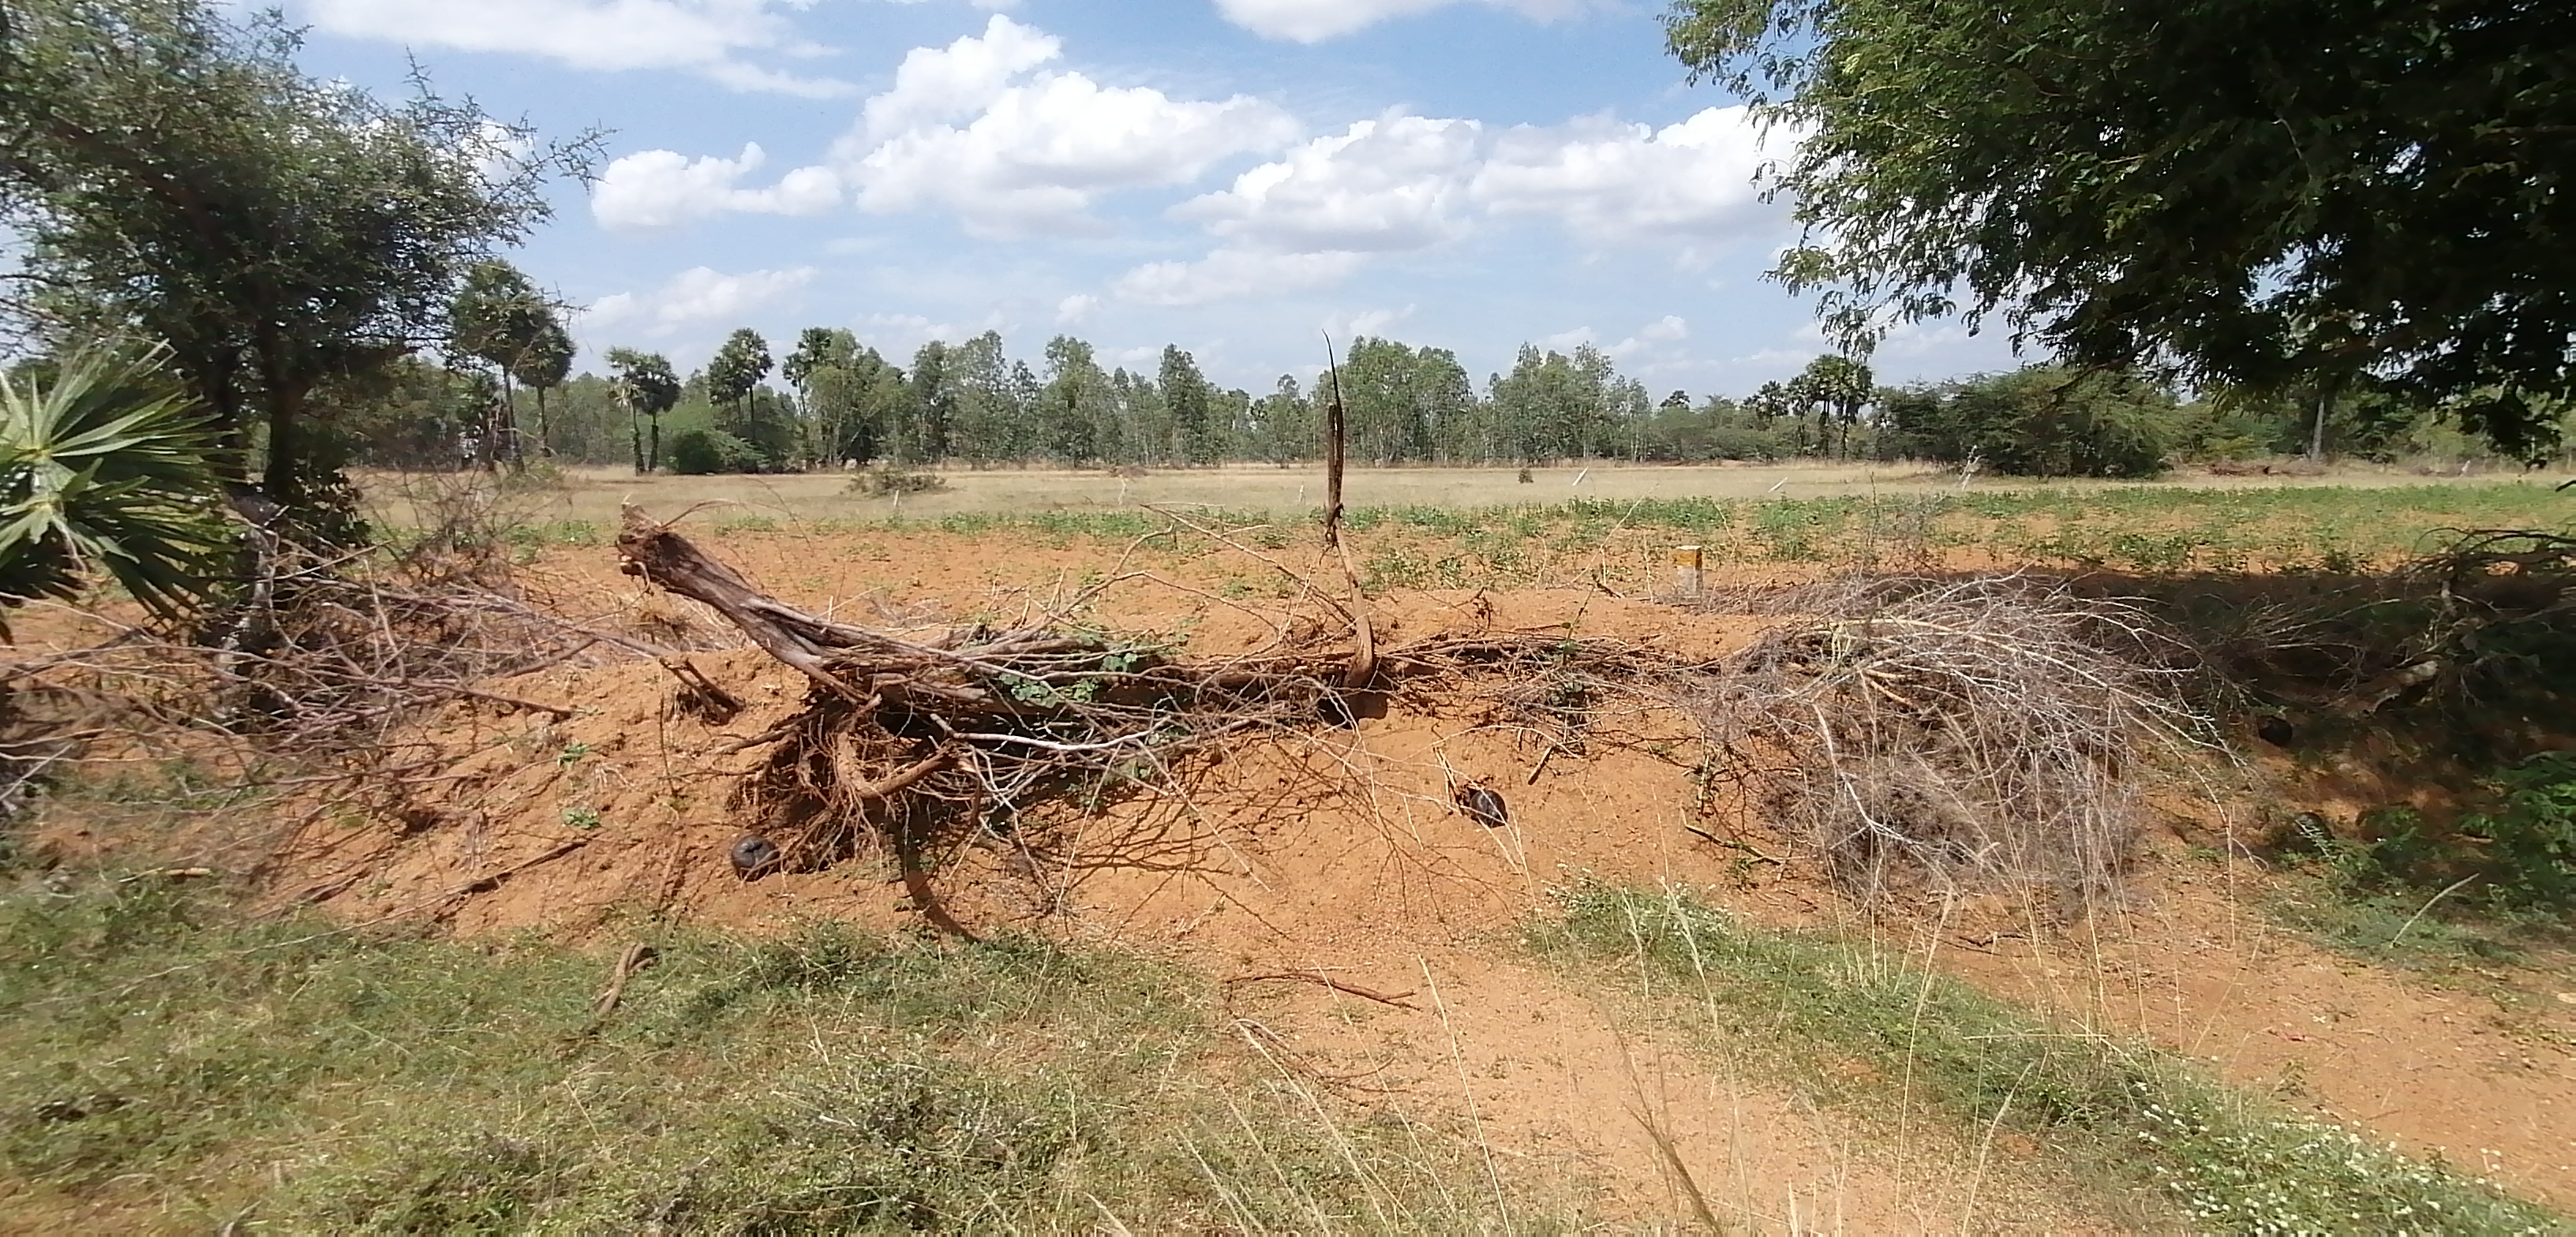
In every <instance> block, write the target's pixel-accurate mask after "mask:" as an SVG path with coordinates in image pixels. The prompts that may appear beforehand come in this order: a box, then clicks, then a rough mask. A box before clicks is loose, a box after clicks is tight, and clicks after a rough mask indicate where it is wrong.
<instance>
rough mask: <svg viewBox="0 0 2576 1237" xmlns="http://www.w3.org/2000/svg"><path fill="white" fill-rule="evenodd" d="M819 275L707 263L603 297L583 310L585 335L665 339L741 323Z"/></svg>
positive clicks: (805, 269)
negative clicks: (735, 271)
mask: <svg viewBox="0 0 2576 1237" xmlns="http://www.w3.org/2000/svg"><path fill="white" fill-rule="evenodd" d="M813 278H814V268H813V267H810V266H799V267H794V268H792V269H789V270H777V271H768V270H763V271H745V272H743V273H742V274H739V275H727V274H723V273H721V272H719V271H716V270H713V269H710V268H708V267H704V266H698V267H691V268H690V269H688V270H685V271H682V272H680V273H679V274H678V275H675V276H673V277H672V278H671V281H670V282H669V283H666V284H664V285H662V286H661V287H660V288H657V289H655V290H653V291H651V292H646V293H635V292H620V293H618V294H616V295H614V296H604V297H601V298H599V301H598V303H596V304H594V305H592V306H591V307H590V309H589V310H588V312H586V313H584V314H582V315H581V321H580V323H579V326H580V329H581V332H582V334H583V335H584V336H585V337H588V338H589V339H591V340H592V342H593V343H594V344H597V343H599V342H601V341H600V339H599V337H600V336H602V335H604V334H606V333H608V332H611V331H634V332H638V333H640V334H643V335H645V336H647V337H649V338H655V339H660V338H666V337H668V336H671V335H673V334H676V333H678V332H680V331H682V330H685V329H687V328H690V327H709V326H738V325H741V323H742V320H743V319H744V318H746V317H748V316H750V315H751V314H753V313H754V312H756V311H758V310H760V309H763V308H766V307H767V306H769V305H770V304H771V303H773V302H775V301H777V300H779V299H780V298H782V297H784V296H785V295H786V294H788V293H790V292H793V291H795V290H796V289H798V288H801V287H803V286H805V284H806V283H808V282H809V281H811V280H812V279H813Z"/></svg>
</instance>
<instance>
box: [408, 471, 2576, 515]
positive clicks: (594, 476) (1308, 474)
mask: <svg viewBox="0 0 2576 1237" xmlns="http://www.w3.org/2000/svg"><path fill="white" fill-rule="evenodd" d="M939 476H940V477H941V478H942V479H943V480H944V481H945V482H946V486H945V488H943V489H941V490H937V491H934V492H931V493H925V494H911V495H906V496H904V497H902V498H901V499H900V500H898V499H894V498H882V497H871V496H867V495H863V494H858V493H854V492H852V491H851V486H850V480H851V479H850V477H849V476H848V475H847V474H843V473H831V472H824V473H809V474H796V475H782V476H715V477H683V476H672V475H668V474H663V475H655V476H650V477H638V476H635V475H633V474H632V473H631V472H629V471H628V470H626V469H622V468H573V469H565V470H563V472H562V475H561V482H560V484H557V485H551V486H546V487H543V488H539V489H534V490H532V491H531V492H530V493H529V494H528V496H527V497H528V500H529V501H528V504H527V505H528V513H529V515H530V517H531V518H534V519H538V520H544V521H579V522H587V523H593V524H601V525H607V524H613V523H614V521H615V520H616V518H617V509H618V505H619V504H620V503H625V502H633V503H636V504H639V505H641V506H644V507H646V508H647V509H650V510H653V511H655V512H657V513H669V512H676V511H680V510H684V509H687V508H689V507H693V506H697V505H699V504H717V505H721V506H723V507H725V508H727V509H728V510H729V511H731V512H732V513H734V514H736V515H739V516H745V517H760V518H767V519H774V520H782V521H795V520H849V521H865V520H883V519H889V518H895V517H904V518H910V519H931V518H938V517H944V516H951V515H959V514H987V515H1026V514H1034V513H1040V512H1113V511H1120V510H1129V509H1135V508H1140V507H1144V506H1147V505H1156V504H1160V505H1173V506H1182V507H1203V508H1214V509H1221V510H1226V511H1235V512H1264V513H1278V512H1292V511H1306V510H1317V509H1320V508H1321V507H1322V506H1323V502H1324V474H1323V469H1322V468H1321V466H1319V465H1298V466H1296V467H1291V468H1277V467H1266V466H1254V467H1243V466H1234V467H1225V468H1208V469H1190V470H1184V471H1164V472H1154V473H1148V474H1146V475H1144V476H1141V477H1120V476H1116V475H1113V474H1111V473H1108V472H1102V471H1096V470H1094V471H1080V472H1073V471H1049V470H1034V469H1030V470H1023V469H1003V470H995V471H990V472H976V471H969V470H965V469H948V470H944V471H942V472H941V473H939ZM1518 476H1519V472H1518V470H1517V469H1510V468H1359V469H1353V470H1352V471H1351V473H1350V475H1349V477H1348V479H1347V481H1346V492H1345V494H1344V497H1343V501H1344V503H1345V505H1347V506H1348V507H1351V508H1354V509H1360V508H1388V509H1396V508H1441V509H1449V510H1475V509H1486V508H1499V507H1516V506H1529V505H1537V506H1549V505H1554V504H1559V503H1565V502H1569V501H1573V500H1578V499H1581V500H1594V501H1604V502H1634V501H1638V500H1646V501H1649V502H1674V501H1688V500H1750V499H1765V498H1771V499H1778V498H1792V499H1813V498H1836V497H1840V498H1853V497H1866V496H1870V495H1884V496H1895V497H1906V496H1922V495H1929V494H1936V493H1937V494H1965V495H1987V494H1999V493H2024V492H2031V491H2043V492H2051V493H2065V494H2090V493H2093V492H2096V491H2104V490H2110V491H2120V490H2137V489H2144V490H2149V491H2220V492H2229V493H2235V492H2247V491H2269V490H2281V489H2301V488H2318V487H2327V488H2341V489H2378V488H2385V487H2418V488H2420V487H2425V486H2428V485H2442V486H2449V485H2465V486H2468V487H2470V488H2485V487H2488V486H2492V485H2494V484H2497V483H2498V482H2499V480H2511V479H2509V478H2506V479H2500V478H2497V477H2495V476H2487V475H2481V476H2475V477H2441V478H2434V477H2426V476H2422V475H2418V474H2416V473H2413V472H2409V471H2403V470H2399V469H2394V468H2379V467H2371V466H2351V467H2345V468H2340V469H2338V470H2336V471H2335V472H2333V473H2330V474H2328V475H2326V476H2322V477H2287V476H2253V477H2214V476H2208V475H2186V476H2179V477H2177V478H2175V479H2172V480H2167V481H2160V482H2154V483H2149V484H2146V485H2143V486H2141V485H2139V484H2137V483H2118V482H2095V481H2078V482H2068V481H2050V482H2038V481H2031V480H2027V479H2020V478H1995V477H1983V476H1981V477H1977V478H1974V479H1972V480H1970V481H1969V482H1968V483H1967V484H1965V485H1963V484H1962V483H1961V478H1960V477H1959V475H1958V474H1957V473H1955V472H1945V471H1937V470H1929V469H1926V468H1923V467H1919V466H1913V465H1894V466H1886V465H1844V464H1812V463H1797V464H1761V465H1756V464H1744V465H1736V464H1727V465H1709V466H1678V465H1676V466H1604V467H1593V468H1542V469H1536V470H1533V471H1532V473H1531V478H1532V479H1531V481H1530V482H1529V483H1527V484H1523V483H1521V482H1520V481H1519V480H1518ZM435 479H436V478H429V477H424V478H422V480H424V481H432V480H435ZM367 484H368V486H369V488H370V489H372V490H374V491H376V492H378V493H380V494H390V493H392V492H393V491H395V490H397V489H399V488H400V487H399V484H398V483H397V479H395V478H390V477H385V476H377V477H373V478H369V479H367ZM2541 488H2546V487H2545V486H2544V487H2541Z"/></svg>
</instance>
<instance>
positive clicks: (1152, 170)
mask: <svg viewBox="0 0 2576 1237" xmlns="http://www.w3.org/2000/svg"><path fill="white" fill-rule="evenodd" d="M745 2H747V0H745ZM1062 52H1063V45H1062V43H1061V41H1060V40H1058V39H1056V38H1055V37H1054V36H1052V35H1049V34H1047V33H1045V32H1044V31H1041V30H1038V29H1036V28H1034V27H1031V26H1026V25H1023V24H1021V23H1019V22H1015V21H1012V20H1011V19H1010V18H1008V17H1004V16H1002V15H1000V14H995V15H994V16H993V17H992V19H991V20H990V21H988V22H987V23H986V24H985V27H984V33H982V34H981V35H969V36H967V37H964V38H960V39H958V40H956V41H955V42H952V43H950V44H949V45H947V46H946V47H944V48H928V47H924V48H915V49H913V50H912V52H911V53H909V54H908V55H906V56H905V57H904V61H903V64H902V65H901V66H900V67H899V68H898V69H897V70H896V71H895V83H894V85H893V87H891V88H890V89H888V90H886V91H885V92H884V93H882V94H878V95H876V96H874V97H871V98H870V99H869V100H868V101H867V103H866V105H865V106H864V107H863V108H862V109H861V112H860V116H859V118H858V121H857V123H856V124H855V125H853V127H852V128H851V130H850V132H849V133H848V134H846V135H844V136H843V137H842V138H841V139H840V140H839V141H838V142H836V143H834V144H833V148H832V151H831V154H830V156H829V157H828V159H827V160H826V161H825V162H824V163H822V164H819V165H816V166H814V167H808V168H799V169H797V170H795V171H793V172H789V173H788V174H787V175H786V176H785V177H784V178H783V179H781V181H780V182H779V184H778V185H777V186H776V187H774V188H772V189H767V190H742V189H737V188H735V181H736V180H738V179H739V178H740V177H741V176H742V175H744V174H745V173H747V172H749V171H750V170H751V169H752V168H753V167H756V166H757V162H756V160H754V159H753V155H754V153H755V152H754V151H753V150H751V149H746V151H745V158H744V159H742V160H726V159H713V158H709V159H698V160H688V159H684V158H682V157H681V156H678V155H675V154H672V153H671V152H668V151H654V152H646V154H645V155H643V156H630V158H633V159H639V160H643V162H639V163H637V164H635V165H634V166H632V167H630V168H627V169H626V171H627V172H628V178H629V179H630V180H632V181H633V182H634V187H633V188H632V191H631V192H630V191H629V187H628V186H624V185H621V186H618V187H617V190H618V191H617V193H615V194H608V193H606V192H603V195H602V196H601V197H599V198H594V203H593V209H594V211H595V212H600V218H601V221H602V222H603V223H609V222H610V221H611V220H612V219H615V220H618V221H620V224H612V225H611V226H620V225H621V224H622V225H623V226H632V227H654V226H669V225H670V224H671V223H674V222H678V221H680V220H683V219H690V218H700V217H704V216H706V215H709V214H714V213H716V212H719V211H727V210H750V211H761V210H766V211H773V212H779V213H789V214H804V213H812V212H813V211H818V210H823V209H828V208H829V207H830V206H831V205H833V204H835V203H837V202H838V201H839V200H840V197H841V194H842V192H843V190H844V189H854V190H855V191H856V200H857V202H858V204H859V206H860V207H861V208H862V209H864V210H867V211H870V212H872V213H876V214H892V213H896V212H901V211H907V210H916V209H922V208H934V207H935V208H945V209H947V210H950V211H953V212H955V213H956V215H957V216H958V217H959V219H960V221H961V222H962V223H963V224H964V225H965V227H966V229H967V231H969V232H970V233H973V234H975V235H978V236H984V237H1010V236H1021V235H1028V234H1033V233H1046V232H1081V231H1092V230H1097V228H1098V225H1097V224H1096V223H1095V222H1094V221H1092V220H1091V219H1090V218H1089V217H1088V214H1087V212H1088V211H1089V209H1090V207H1091V204H1092V203H1093V201H1095V200H1096V199H1097V198H1098V197H1099V196H1100V195H1102V194H1104V193H1109V192H1114V191H1117V190H1122V189H1134V188H1145V187H1151V186H1161V185H1178V184H1185V183H1188V182H1189V181H1192V180H1196V179H1197V178H1198V177H1199V176H1201V175H1202V174H1204V173H1205V172H1206V171H1207V169H1208V167H1209V166H1210V165H1211V164H1213V163H1215V162H1216V161H1217V160H1219V159H1224V158H1227V157H1229V156H1233V155H1237V154H1247V153H1256V152H1262V151H1270V150H1276V149H1278V148H1279V147H1281V146H1284V145H1286V144H1288V143H1290V142H1293V141H1295V140H1297V137H1298V135H1299V129H1298V125H1297V122H1296V120H1295V119H1294V118H1292V117H1291V116H1289V115H1288V114H1287V113H1286V112H1284V111H1282V110H1280V109H1279V108H1278V107H1277V106H1276V105H1273V104H1271V103H1268V102H1265V101H1263V100H1260V99H1255V98H1252V97H1251V96H1248V95H1236V96H1234V97H1233V98H1230V99H1224V100H1219V101H1206V100H1188V99H1174V98H1172V97H1170V96H1168V95H1165V94H1164V93H1163V92H1161V91H1159V90H1155V89H1152V88H1150V87H1142V86H1104V85H1101V84H1100V83H1098V82H1095V81H1093V80H1092V79H1091V78H1089V77H1086V76H1084V75H1083V74H1080V73H1073V72H1048V71H1040V70H1041V69H1042V67H1043V66H1045V65H1047V64H1049V63H1051V62H1053V61H1054V60H1056V59H1057V58H1059V57H1060V56H1061V55H1062ZM619 162H620V164H624V163H626V161H625V160H620V161H619ZM619 170H620V169H619V168H618V167H612V168H611V169H610V173H611V176H612V177H615V176H616V174H617V173H618V172H619ZM606 188H607V187H606V186H603V190H604V191H605V189H606ZM610 199H613V200H614V203H615V204H614V205H613V206H610V207H605V208H603V207H602V206H601V205H600V202H601V201H603V200H610ZM647 221H651V222H647Z"/></svg>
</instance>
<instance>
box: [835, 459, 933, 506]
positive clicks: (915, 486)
mask: <svg viewBox="0 0 2576 1237" xmlns="http://www.w3.org/2000/svg"><path fill="white" fill-rule="evenodd" d="M947 488H948V478H946V477H943V476H940V475H939V474H938V473H935V472H910V471H906V470H904V469H901V468H894V467H890V466H887V465H882V464H881V465H878V466H877V467H875V468H871V469H869V470H867V471H866V472H863V473H860V474H859V475H857V476H855V477H852V478H850V486H849V492H850V493H852V494H863V495H867V496H869V497H873V498H886V497H890V496H892V495H896V494H929V493H935V492H937V491H939V490H944V489H947Z"/></svg>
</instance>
